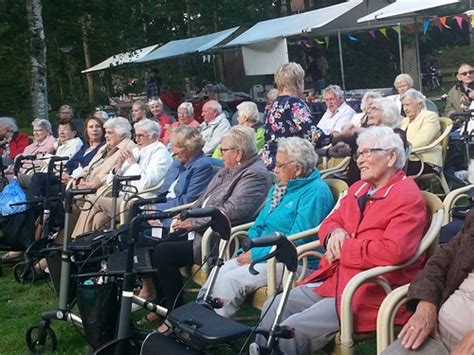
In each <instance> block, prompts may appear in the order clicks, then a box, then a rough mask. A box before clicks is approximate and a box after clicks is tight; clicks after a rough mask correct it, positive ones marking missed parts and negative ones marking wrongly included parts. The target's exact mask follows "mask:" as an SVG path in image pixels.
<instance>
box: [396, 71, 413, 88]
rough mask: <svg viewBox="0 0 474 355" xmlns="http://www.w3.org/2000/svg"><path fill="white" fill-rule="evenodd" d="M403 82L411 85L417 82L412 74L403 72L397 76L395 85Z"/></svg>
mask: <svg viewBox="0 0 474 355" xmlns="http://www.w3.org/2000/svg"><path fill="white" fill-rule="evenodd" d="M402 82H404V83H406V84H407V85H408V86H409V87H413V84H414V83H415V82H414V81H413V78H412V77H411V75H410V74H406V73H401V74H399V75H397V77H396V78H395V80H394V82H393V86H395V87H397V85H398V84H400V83H402Z"/></svg>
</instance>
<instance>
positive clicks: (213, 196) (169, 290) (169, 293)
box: [152, 126, 272, 310]
mask: <svg viewBox="0 0 474 355" xmlns="http://www.w3.org/2000/svg"><path fill="white" fill-rule="evenodd" d="M221 144H222V148H221V151H222V153H223V160H224V168H222V169H221V170H220V171H218V172H217V174H216V175H215V176H214V178H213V179H212V180H211V182H210V183H209V185H208V186H207V189H206V191H205V192H204V194H203V195H202V196H201V197H199V199H198V200H197V201H196V203H195V204H194V205H193V207H195V208H200V207H205V206H216V207H218V208H219V209H220V210H221V211H222V212H223V213H224V214H225V215H226V216H227V217H228V218H229V220H230V221H231V222H236V221H248V220H250V219H251V218H253V217H254V216H255V215H256V214H257V212H258V208H259V207H260V206H261V205H262V203H263V202H264V200H265V197H266V196H267V193H268V189H269V188H270V185H271V180H272V179H271V176H270V173H269V172H268V170H267V169H266V167H265V165H264V164H263V162H262V161H261V159H260V157H259V156H258V155H257V147H256V144H255V133H254V131H253V130H252V129H251V128H249V127H245V126H234V127H232V128H231V129H230V130H229V131H228V132H227V133H225V134H224V136H223V138H222V140H221ZM207 222H208V218H188V219H186V220H184V221H178V220H177V219H175V220H173V223H172V224H171V225H172V227H174V228H175V230H178V231H181V232H183V234H185V235H186V236H185V237H184V238H183V239H180V240H174V241H165V242H162V243H158V244H157V245H156V247H155V248H154V251H153V258H152V259H153V261H152V262H153V266H154V268H155V269H156V270H157V274H156V278H155V279H156V281H157V282H158V284H157V285H155V289H156V290H157V292H158V293H160V292H161V293H162V294H160V295H159V297H162V296H164V298H165V304H166V307H167V308H168V309H169V310H171V309H173V307H174V306H177V307H179V306H180V305H182V302H183V298H182V293H181V292H180V290H181V288H182V276H181V274H180V272H179V268H180V267H183V266H191V265H193V264H194V263H199V264H201V262H202V256H201V241H202V237H201V234H200V233H202V232H203V229H202V228H203V227H205V226H206V224H207ZM190 229H192V230H196V231H197V232H196V233H195V235H194V237H193V238H192V239H190V238H188V234H187V233H186V231H187V230H190Z"/></svg>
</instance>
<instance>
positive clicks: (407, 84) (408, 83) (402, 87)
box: [389, 73, 415, 116]
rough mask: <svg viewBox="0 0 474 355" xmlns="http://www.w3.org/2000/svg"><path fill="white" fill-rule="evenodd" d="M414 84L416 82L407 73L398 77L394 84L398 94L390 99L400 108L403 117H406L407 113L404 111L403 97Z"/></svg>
mask: <svg viewBox="0 0 474 355" xmlns="http://www.w3.org/2000/svg"><path fill="white" fill-rule="evenodd" d="M414 83H415V82H414V81H413V78H412V77H411V75H410V74H406V73H402V74H399V75H397V77H396V78H395V80H394V82H393V86H394V87H395V89H397V94H396V95H391V96H389V98H390V99H392V100H393V102H395V104H396V105H397V107H398V111H399V112H400V113H401V115H402V116H405V111H403V106H402V101H401V97H402V95H403V94H404V93H405V92H406V91H407V90H409V89H411V88H412V87H413V84H414Z"/></svg>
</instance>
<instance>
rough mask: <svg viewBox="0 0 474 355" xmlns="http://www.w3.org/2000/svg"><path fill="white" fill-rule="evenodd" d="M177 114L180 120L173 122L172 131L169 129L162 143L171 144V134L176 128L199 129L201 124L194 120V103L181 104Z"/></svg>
mask: <svg viewBox="0 0 474 355" xmlns="http://www.w3.org/2000/svg"><path fill="white" fill-rule="evenodd" d="M177 114H178V119H177V120H176V122H173V124H172V125H171V129H168V130H167V131H166V132H165V135H164V137H163V139H162V142H163V144H165V145H168V144H170V140H171V133H172V131H173V130H174V129H175V128H177V127H179V126H189V127H194V128H198V129H199V126H200V123H199V122H198V121H196V120H195V119H194V107H193V104H192V103H190V102H183V103H182V104H180V105H179V107H178V111H177Z"/></svg>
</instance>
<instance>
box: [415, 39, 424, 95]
mask: <svg viewBox="0 0 474 355" xmlns="http://www.w3.org/2000/svg"><path fill="white" fill-rule="evenodd" d="M415 48H416V72H417V75H418V87H419V90H420V91H421V90H422V87H423V86H422V85H423V84H422V82H421V66H420V36H419V34H418V31H416V33H415Z"/></svg>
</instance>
